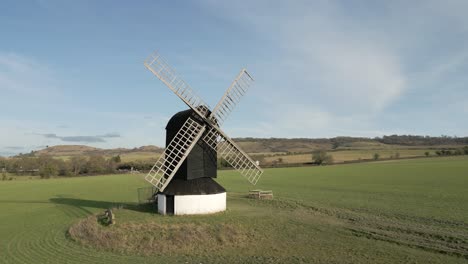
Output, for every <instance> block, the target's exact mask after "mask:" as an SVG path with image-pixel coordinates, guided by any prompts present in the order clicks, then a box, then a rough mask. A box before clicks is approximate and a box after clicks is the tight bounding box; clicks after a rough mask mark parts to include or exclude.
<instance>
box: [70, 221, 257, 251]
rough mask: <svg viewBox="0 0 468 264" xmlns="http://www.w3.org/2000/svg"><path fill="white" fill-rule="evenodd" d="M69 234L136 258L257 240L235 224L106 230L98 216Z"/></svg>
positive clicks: (120, 226) (124, 225) (135, 226)
mask: <svg viewBox="0 0 468 264" xmlns="http://www.w3.org/2000/svg"><path fill="white" fill-rule="evenodd" d="M68 233H69V235H70V237H71V239H73V240H75V241H77V242H79V243H81V244H83V245H85V246H90V247H93V248H96V249H100V250H108V251H114V252H119V253H131V254H136V255H154V254H157V255H159V254H193V253H194V252H199V253H206V252H208V251H213V250H221V249H223V250H225V249H226V248H236V249H241V248H244V247H246V246H248V245H249V244H250V243H251V242H252V241H253V240H254V237H253V236H252V235H249V233H248V232H247V230H246V229H245V228H244V227H243V226H242V225H235V224H231V223H229V224H228V223H218V224H203V223H202V224H200V223H197V224H195V223H156V222H143V223H141V222H127V223H122V224H117V225H113V226H103V225H101V224H100V223H99V222H98V220H97V217H96V216H95V215H92V216H89V217H87V218H85V219H83V220H81V221H79V222H77V223H75V224H74V225H72V226H71V227H70V229H69V230H68Z"/></svg>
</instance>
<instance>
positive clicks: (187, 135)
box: [145, 117, 205, 191]
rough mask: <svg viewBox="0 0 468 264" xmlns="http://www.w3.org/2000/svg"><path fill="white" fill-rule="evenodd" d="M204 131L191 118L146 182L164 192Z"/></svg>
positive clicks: (167, 148) (202, 126)
mask: <svg viewBox="0 0 468 264" xmlns="http://www.w3.org/2000/svg"><path fill="white" fill-rule="evenodd" d="M204 131H205V126H204V125H200V124H199V123H197V122H196V121H194V120H193V119H191V118H190V117H189V118H188V119H187V120H186V121H185V123H184V124H183V125H182V127H181V128H180V130H179V131H178V132H177V134H176V135H175V136H174V138H173V139H172V140H171V142H170V143H169V145H168V146H167V147H166V149H165V150H164V154H163V155H161V157H159V159H158V161H156V163H155V164H154V166H153V168H151V170H150V172H149V173H148V175H146V177H145V180H147V181H148V182H149V183H151V184H152V185H154V186H155V187H156V188H157V189H158V190H159V191H163V190H164V189H165V188H166V186H167V185H168V184H169V182H170V181H171V180H172V178H173V177H174V175H175V174H176V172H177V170H178V169H179V167H180V166H181V165H182V163H183V162H184V160H185V158H187V156H188V154H189V153H190V151H191V150H192V148H193V147H194V146H195V144H196V143H197V142H198V140H200V138H201V136H202V135H203V132H204Z"/></svg>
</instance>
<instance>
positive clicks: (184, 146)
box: [144, 52, 263, 214]
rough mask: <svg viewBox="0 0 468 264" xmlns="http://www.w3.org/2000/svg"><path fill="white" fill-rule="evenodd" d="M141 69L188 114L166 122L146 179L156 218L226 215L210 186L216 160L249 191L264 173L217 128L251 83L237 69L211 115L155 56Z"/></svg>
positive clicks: (221, 193) (219, 193)
mask: <svg viewBox="0 0 468 264" xmlns="http://www.w3.org/2000/svg"><path fill="white" fill-rule="evenodd" d="M144 65H145V67H146V68H147V69H148V70H150V71H151V72H152V73H153V74H154V75H156V77H158V78H159V79H160V80H161V81H162V82H163V83H164V84H165V85H166V86H167V87H169V89H170V90H171V91H172V92H174V93H175V94H176V95H177V96H178V97H179V98H180V99H181V100H182V101H183V102H184V103H185V104H186V105H187V106H188V107H189V108H190V109H189V110H185V111H181V112H179V113H177V114H175V115H174V116H173V117H172V118H171V119H170V120H169V122H168V124H167V126H166V148H165V150H164V153H163V155H161V157H160V158H159V159H158V161H157V162H156V163H155V164H154V166H153V167H152V169H151V170H150V172H149V173H148V174H147V175H146V177H145V179H146V180H147V181H148V182H149V183H151V184H152V185H153V186H154V187H155V188H156V191H157V200H158V211H159V213H161V214H206V213H214V212H220V211H224V210H226V190H225V189H224V188H223V187H222V186H221V185H219V184H218V183H216V182H215V181H214V180H213V178H216V176H217V175H216V174H217V157H221V158H222V159H224V160H225V161H227V162H228V163H229V164H230V165H231V166H232V167H233V168H234V169H236V170H237V171H239V172H240V174H241V175H242V176H244V177H245V178H246V179H247V180H248V181H249V182H250V183H251V184H253V185H255V184H256V183H257V181H258V179H259V178H260V176H261V175H262V173H263V171H262V169H261V168H260V167H259V165H258V164H257V162H255V161H253V160H252V159H251V158H250V157H249V156H248V155H247V154H246V153H245V152H244V151H242V149H241V148H240V147H239V146H238V145H237V144H236V143H235V142H234V141H233V140H232V139H231V138H229V136H228V135H226V133H224V132H223V131H222V130H221V128H220V126H221V124H222V123H223V122H224V121H225V120H226V118H227V117H228V115H229V114H230V113H231V112H232V110H233V109H234V107H235V106H236V105H237V104H238V103H239V101H240V99H241V98H242V96H243V95H244V94H245V93H246V92H247V90H248V88H249V87H250V86H251V84H252V83H253V78H252V77H251V76H250V74H249V73H248V72H247V71H246V70H245V69H242V70H241V71H240V73H239V74H238V75H237V77H236V79H235V80H234V81H233V82H232V84H231V86H229V88H228V89H227V90H226V92H225V93H224V95H223V97H222V98H221V100H220V101H219V102H218V104H217V105H216V106H215V107H214V108H213V110H212V111H211V110H210V107H209V106H208V105H207V104H206V103H205V102H204V101H203V100H202V99H201V98H200V97H199V96H198V95H197V94H196V93H195V92H194V90H193V89H192V88H191V87H190V86H189V85H188V84H187V83H186V82H185V81H184V80H182V78H180V77H179V76H178V75H177V73H176V72H175V71H174V70H173V69H172V68H171V67H170V66H169V64H168V63H167V62H166V61H165V60H164V58H163V57H161V56H160V54H159V53H157V52H156V53H154V54H152V55H151V56H150V57H149V58H148V59H147V60H146V61H145V62H144Z"/></svg>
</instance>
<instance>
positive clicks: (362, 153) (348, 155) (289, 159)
mask: <svg viewBox="0 0 468 264" xmlns="http://www.w3.org/2000/svg"><path fill="white" fill-rule="evenodd" d="M425 152H429V153H430V155H432V156H434V155H435V153H434V150H433V149H391V148H389V149H376V150H373V149H360V150H355V149H353V150H337V151H329V152H327V154H330V155H332V157H333V162H335V163H342V162H346V161H357V160H361V159H362V160H369V159H373V157H374V154H375V153H378V154H379V158H380V159H389V158H395V157H396V156H397V155H399V158H411V157H422V156H424V155H425V154H424V153H425ZM278 159H281V162H282V163H306V162H312V154H310V153H302V154H290V155H279V156H269V157H265V158H264V160H265V161H266V162H269V163H271V162H274V161H278Z"/></svg>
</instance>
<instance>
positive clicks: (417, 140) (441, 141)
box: [234, 135, 468, 149]
mask: <svg viewBox="0 0 468 264" xmlns="http://www.w3.org/2000/svg"><path fill="white" fill-rule="evenodd" d="M234 141H236V142H251V141H255V142H260V143H265V144H266V143H268V142H283V143H285V144H288V143H293V142H308V143H316V144H331V145H332V146H333V148H334V149H335V148H337V147H339V146H343V145H345V144H349V143H354V142H378V143H384V144H388V145H404V146H436V145H468V137H457V136H446V135H442V136H439V137H432V136H420V135H389V136H382V137H374V138H367V137H334V138H251V137H247V138H234Z"/></svg>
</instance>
